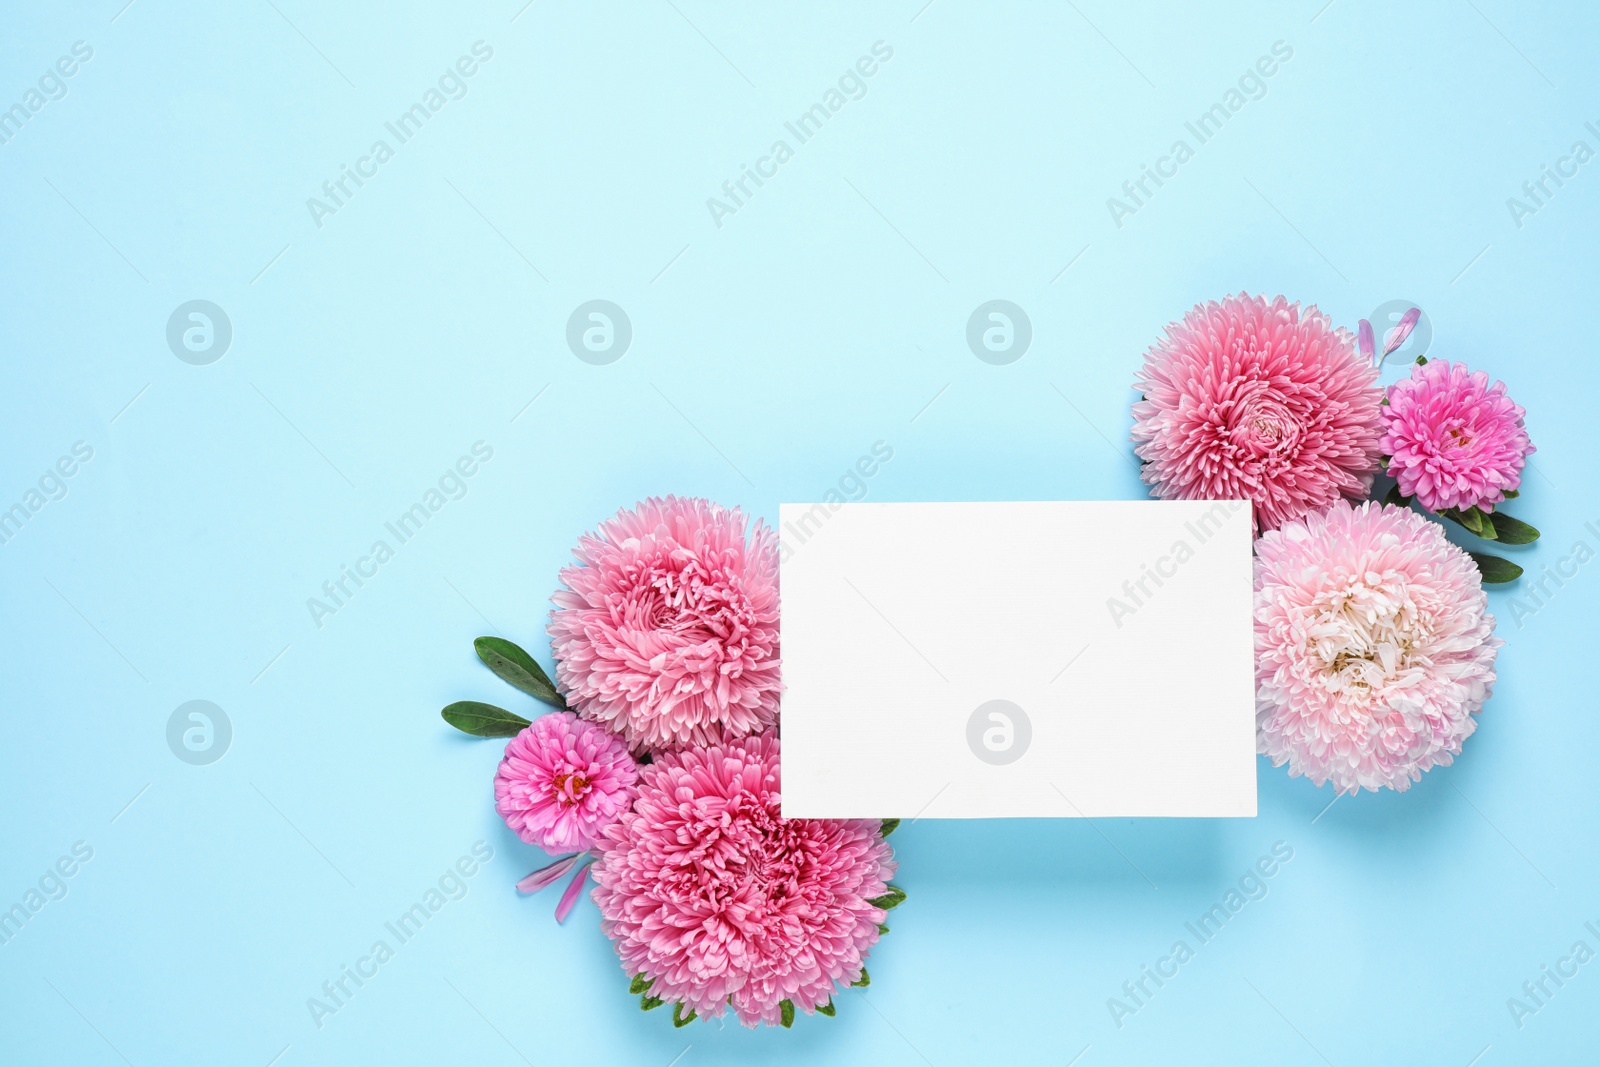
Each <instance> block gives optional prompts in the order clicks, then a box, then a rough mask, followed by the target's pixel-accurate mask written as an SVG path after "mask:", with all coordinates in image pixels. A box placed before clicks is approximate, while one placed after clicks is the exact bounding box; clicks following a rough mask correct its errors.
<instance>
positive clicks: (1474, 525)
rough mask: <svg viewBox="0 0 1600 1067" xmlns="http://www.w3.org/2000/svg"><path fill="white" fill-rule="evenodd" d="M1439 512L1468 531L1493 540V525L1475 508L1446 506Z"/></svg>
mask: <svg viewBox="0 0 1600 1067" xmlns="http://www.w3.org/2000/svg"><path fill="white" fill-rule="evenodd" d="M1439 514H1440V515H1441V516H1443V517H1444V518H1447V519H1449V520H1450V521H1451V522H1453V523H1456V524H1457V525H1459V526H1462V527H1464V528H1465V529H1466V531H1467V532H1468V533H1471V534H1477V535H1478V536H1479V537H1484V538H1487V539H1489V540H1491V541H1492V540H1494V527H1493V526H1490V525H1489V523H1488V520H1487V517H1486V516H1485V515H1484V514H1483V512H1481V511H1479V510H1478V509H1477V508H1467V509H1466V510H1465V511H1463V510H1461V509H1460V508H1446V509H1445V510H1443V511H1441V512H1439Z"/></svg>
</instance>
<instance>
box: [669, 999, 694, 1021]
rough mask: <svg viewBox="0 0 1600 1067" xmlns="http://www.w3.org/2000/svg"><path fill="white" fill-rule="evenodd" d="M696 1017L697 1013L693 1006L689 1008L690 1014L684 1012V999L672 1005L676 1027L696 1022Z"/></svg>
mask: <svg viewBox="0 0 1600 1067" xmlns="http://www.w3.org/2000/svg"><path fill="white" fill-rule="evenodd" d="M694 1019H695V1014H694V1009H693V1008H690V1009H689V1014H688V1015H685V1014H683V1002H682V1001H679V1002H678V1003H676V1004H674V1005H673V1006H672V1025H673V1026H675V1027H681V1026H688V1025H689V1024H690V1023H692V1022H694Z"/></svg>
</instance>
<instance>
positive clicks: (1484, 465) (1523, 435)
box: [1381, 360, 1536, 511]
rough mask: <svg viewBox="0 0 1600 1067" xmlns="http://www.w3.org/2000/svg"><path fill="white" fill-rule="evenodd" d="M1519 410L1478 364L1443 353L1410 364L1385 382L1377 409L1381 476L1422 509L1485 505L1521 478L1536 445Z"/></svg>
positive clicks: (1501, 497)
mask: <svg viewBox="0 0 1600 1067" xmlns="http://www.w3.org/2000/svg"><path fill="white" fill-rule="evenodd" d="M1522 415H1523V412H1522V408H1521V407H1519V406H1518V405H1516V404H1514V403H1512V401H1511V398H1510V397H1508V396H1507V395H1506V386H1505V383H1504V382H1495V383H1494V385H1492V386H1491V385H1490V384H1489V376H1488V375H1487V374H1485V373H1483V371H1469V370H1468V369H1467V367H1466V365H1465V364H1463V363H1446V362H1444V361H1443V360H1434V361H1432V362H1429V363H1424V364H1422V365H1420V366H1417V367H1413V368H1412V369H1411V377H1409V378H1405V379H1403V380H1401V381H1398V382H1396V383H1395V384H1394V385H1393V386H1391V387H1390V389H1389V403H1388V405H1387V406H1385V408H1384V410H1383V426H1384V434H1383V440H1382V442H1381V447H1382V449H1383V451H1384V454H1385V455H1388V456H1392V457H1393V459H1391V460H1390V463H1389V476H1390V477H1391V478H1393V479H1394V480H1395V481H1396V482H1398V483H1399V485H1400V492H1401V493H1403V494H1405V495H1406V496H1414V497H1416V498H1417V502H1418V503H1420V504H1421V505H1422V506H1423V507H1425V508H1427V509H1428V510H1429V511H1443V510H1445V509H1446V508H1459V509H1461V510H1466V509H1468V508H1473V507H1477V508H1481V509H1482V510H1484V511H1493V510H1494V506H1495V505H1496V504H1498V503H1500V502H1501V501H1503V500H1505V498H1506V490H1508V489H1510V490H1515V489H1516V488H1517V487H1518V486H1520V485H1521V484H1522V467H1523V464H1524V463H1525V462H1526V461H1527V458H1528V454H1529V453H1530V452H1533V451H1536V450H1535V449H1534V447H1533V443H1532V442H1531V441H1529V440H1528V434H1527V431H1526V430H1524V429H1523V428H1522Z"/></svg>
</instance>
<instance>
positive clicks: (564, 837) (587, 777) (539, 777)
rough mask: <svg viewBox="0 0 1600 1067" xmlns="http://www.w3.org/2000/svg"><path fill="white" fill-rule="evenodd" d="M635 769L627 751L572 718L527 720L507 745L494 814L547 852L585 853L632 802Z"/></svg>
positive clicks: (557, 716) (555, 714) (601, 732)
mask: <svg viewBox="0 0 1600 1067" xmlns="http://www.w3.org/2000/svg"><path fill="white" fill-rule="evenodd" d="M638 781H639V766H638V764H636V763H634V762H633V757H632V756H630V755H629V754H628V749H627V746H626V745H624V744H623V743H622V741H621V740H619V739H618V738H617V737H615V736H614V735H612V734H610V733H608V732H607V731H606V730H604V729H603V728H601V727H599V726H596V725H594V724H593V723H587V722H584V721H582V720H581V719H579V718H578V717H577V716H576V715H573V714H572V713H571V712H565V711H552V712H550V713H548V714H545V715H541V716H539V717H538V718H537V719H535V720H533V722H532V723H530V724H529V725H528V726H527V727H526V728H525V729H524V730H523V731H522V732H521V733H519V734H517V736H515V737H513V738H512V739H511V742H510V743H509V744H507V745H506V754H505V756H504V757H503V758H502V759H501V760H500V768H499V770H497V771H495V775H494V802H495V810H497V811H498V812H499V813H500V815H501V817H502V818H504V819H505V821H506V825H507V826H509V827H511V829H512V830H514V831H515V832H516V835H517V836H518V837H520V838H522V840H524V841H526V842H528V844H530V845H537V846H539V847H540V848H542V849H544V850H545V851H546V852H564V851H567V850H570V849H588V848H592V847H593V846H594V843H595V842H596V841H597V840H598V839H599V836H600V832H601V831H602V830H604V829H605V828H606V827H607V826H609V825H610V824H611V823H612V822H614V821H615V820H616V818H617V816H619V815H621V814H622V812H623V811H624V810H626V808H627V807H628V805H629V803H631V802H632V800H633V790H634V786H635V785H637V783H638Z"/></svg>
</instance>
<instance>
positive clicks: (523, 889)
mask: <svg viewBox="0 0 1600 1067" xmlns="http://www.w3.org/2000/svg"><path fill="white" fill-rule="evenodd" d="M588 855H589V854H588V853H587V852H574V853H573V854H572V855H570V856H562V857H561V858H560V859H558V860H556V861H555V862H554V863H552V864H550V866H548V867H540V868H539V869H538V870H537V871H534V872H533V873H532V874H530V875H528V877H526V878H524V879H523V880H522V881H520V882H518V883H517V892H519V893H537V892H538V891H539V890H541V889H543V888H544V887H545V886H547V885H553V884H554V883H555V882H556V881H557V880H558V879H559V878H560V877H561V876H562V875H564V874H566V873H567V872H568V871H570V870H572V868H573V865H574V864H576V863H577V862H578V861H579V860H581V859H586V858H587V857H588Z"/></svg>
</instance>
